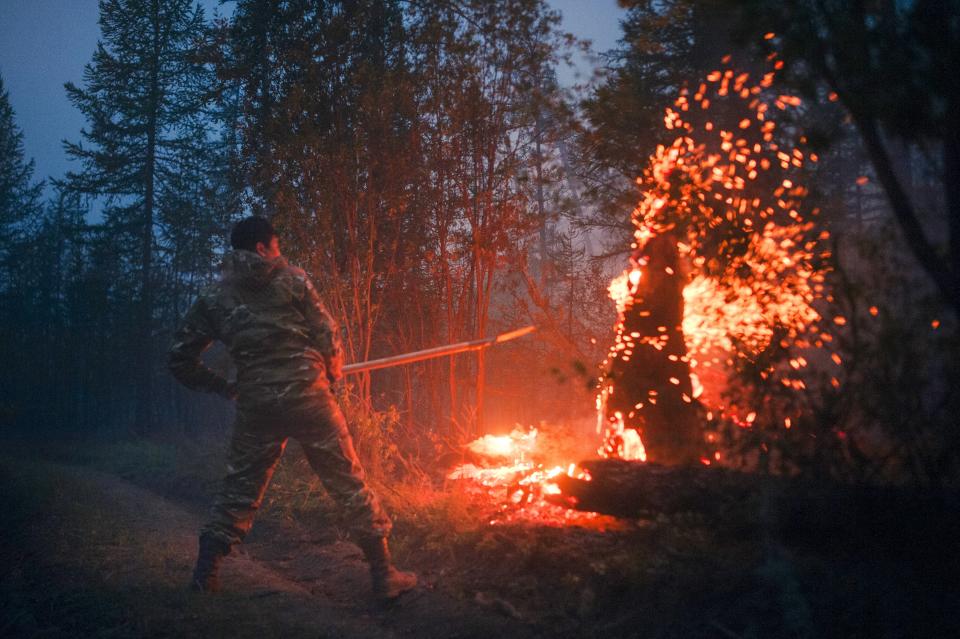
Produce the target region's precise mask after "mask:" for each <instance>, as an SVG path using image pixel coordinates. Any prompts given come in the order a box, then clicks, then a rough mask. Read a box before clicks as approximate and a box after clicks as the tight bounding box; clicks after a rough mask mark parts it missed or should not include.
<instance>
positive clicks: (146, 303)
mask: <svg viewBox="0 0 960 639" xmlns="http://www.w3.org/2000/svg"><path fill="white" fill-rule="evenodd" d="M100 26H101V31H102V37H103V40H102V41H101V42H99V43H98V45H97V50H96V52H95V53H94V55H93V59H92V61H91V62H90V63H89V64H88V65H87V67H86V69H85V71H84V78H83V86H82V87H77V86H74V85H73V84H70V83H68V84H67V85H66V89H67V94H68V97H69V98H70V101H71V102H72V103H73V105H74V106H75V107H76V108H78V109H79V110H80V111H81V112H82V113H83V115H84V116H85V117H86V119H87V128H86V129H84V130H83V131H82V133H81V135H82V141H81V142H78V143H70V142H67V143H65V147H66V150H67V153H68V154H69V155H70V156H71V157H72V158H74V159H75V160H78V161H79V162H80V166H81V168H80V169H79V170H78V171H77V172H72V173H69V174H68V176H67V180H66V183H67V185H68V187H69V188H70V189H72V190H73V191H75V192H78V193H83V194H86V195H89V196H93V197H95V198H99V201H100V202H101V203H102V207H103V208H102V210H103V220H104V222H103V227H104V228H103V231H104V233H105V234H106V237H107V239H108V241H109V242H110V244H111V245H112V246H113V248H114V250H115V251H118V252H119V254H120V256H121V258H122V261H123V262H124V263H125V264H126V268H127V272H128V273H129V274H130V275H131V276H130V277H128V278H126V281H121V282H116V283H114V286H115V287H120V288H125V289H126V294H125V295H123V294H121V295H119V296H117V297H118V298H120V299H124V298H125V299H128V300H133V301H134V305H133V308H131V309H130V310H131V312H132V314H133V320H134V327H133V330H132V332H131V333H130V335H129V340H130V343H129V346H130V347H131V348H130V352H131V354H132V355H133V357H134V358H135V361H134V362H132V363H131V368H130V370H132V371H134V372H135V380H136V412H135V420H136V425H137V428H139V429H147V428H149V427H150V425H151V423H152V422H153V418H154V414H153V411H154V407H153V396H154V388H153V387H154V379H153V378H154V368H155V359H156V358H155V350H156V348H155V346H156V344H155V341H156V340H155V337H154V334H155V327H154V323H155V319H156V315H157V308H158V307H161V306H163V305H166V304H168V303H169V302H170V300H168V299H162V297H163V296H162V295H159V293H160V291H158V282H159V279H160V275H161V273H160V271H161V267H162V266H163V265H164V259H165V258H167V259H168V258H169V256H170V254H171V251H170V250H169V249H170V246H169V241H171V238H172V242H173V243H174V244H176V243H177V242H180V241H182V239H183V238H182V236H183V233H184V232H185V231H184V225H185V224H186V223H187V221H189V224H190V225H191V226H192V227H193V228H194V229H197V228H206V231H204V232H205V233H206V234H207V236H210V235H215V234H216V233H217V232H219V230H220V229H219V228H216V221H215V220H210V218H209V215H208V213H207V209H206V205H207V204H208V203H209V201H210V198H209V197H205V196H203V194H204V193H206V194H207V195H209V193H210V192H211V189H212V188H214V187H211V186H210V185H209V184H208V183H207V176H209V175H211V174H217V173H218V171H217V170H216V169H217V167H216V166H211V163H212V164H214V165H215V164H216V163H217V162H219V161H221V160H222V157H223V154H222V153H220V152H219V149H218V148H216V141H215V139H211V137H210V136H209V135H207V134H206V133H205V130H210V131H216V130H217V126H216V122H209V121H208V120H206V117H207V116H206V111H205V109H206V107H207V106H208V105H209V104H210V102H211V99H212V93H211V88H212V86H213V77H212V73H211V71H210V70H209V68H208V67H207V66H205V65H204V64H203V63H202V62H201V61H200V58H199V56H198V55H197V52H198V46H199V44H200V43H201V39H202V37H203V36H204V29H205V24H204V17H203V12H202V9H201V8H200V6H199V5H195V4H194V3H193V2H192V1H191V0H163V1H161V0H101V2H100ZM187 175H189V176H190V179H191V181H190V183H189V184H185V183H184V178H185V176H187ZM160 239H163V240H167V242H166V246H165V247H164V246H161V245H160V244H159V240H160ZM207 239H209V237H208V238H207ZM161 248H164V249H165V250H163V251H160V249H161ZM119 310H120V309H118V311H119Z"/></svg>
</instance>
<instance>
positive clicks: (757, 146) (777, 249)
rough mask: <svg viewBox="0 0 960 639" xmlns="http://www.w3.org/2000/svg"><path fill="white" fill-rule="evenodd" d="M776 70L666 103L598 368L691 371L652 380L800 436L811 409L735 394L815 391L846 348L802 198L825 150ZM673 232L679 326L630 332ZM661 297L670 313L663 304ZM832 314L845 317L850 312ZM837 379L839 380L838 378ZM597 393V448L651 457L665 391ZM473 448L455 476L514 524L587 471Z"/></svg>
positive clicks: (813, 218)
mask: <svg viewBox="0 0 960 639" xmlns="http://www.w3.org/2000/svg"><path fill="white" fill-rule="evenodd" d="M768 62H769V63H770V64H772V66H773V68H772V69H771V70H770V71H768V72H766V73H763V74H761V75H759V77H754V76H753V75H752V74H751V73H747V72H739V71H737V70H735V69H734V68H732V66H730V64H729V58H725V59H724V61H723V67H722V68H721V69H719V70H717V71H714V72H712V73H710V74H709V75H708V76H707V77H706V78H705V79H704V81H703V82H701V83H699V84H698V85H697V86H695V87H692V88H686V89H684V90H683V91H682V92H681V94H680V95H679V96H678V97H677V99H676V101H675V102H674V104H673V105H672V106H671V107H670V108H668V109H667V110H666V113H665V117H664V127H665V128H664V140H665V142H664V143H663V144H660V145H658V146H657V148H656V151H655V152H654V153H653V154H652V155H651V157H650V159H649V162H648V164H647V168H646V169H645V170H644V172H643V174H642V175H641V176H640V177H639V178H637V185H638V187H639V190H640V201H639V204H638V206H637V208H636V209H635V210H634V211H633V213H632V216H631V221H632V223H633V226H634V239H633V243H632V244H631V248H632V249H633V251H634V252H633V256H632V258H631V262H630V265H629V267H628V268H627V269H625V270H624V271H623V273H622V274H621V275H619V276H618V277H616V278H614V280H613V281H612V282H611V283H610V287H609V291H610V297H611V298H612V299H613V301H614V302H615V304H616V307H617V311H618V322H617V325H616V329H615V336H614V340H613V344H612V345H611V347H610V350H609V354H608V357H607V360H605V361H604V363H603V367H604V369H605V370H606V371H609V370H610V369H611V367H612V366H619V367H620V370H621V371H623V370H627V369H629V367H630V365H629V364H628V362H630V361H631V360H633V361H635V362H637V364H635V366H648V365H649V362H650V361H651V358H653V359H656V358H658V357H659V358H666V359H667V360H670V361H672V362H673V363H676V364H679V365H681V367H682V368H681V370H683V371H684V373H683V375H682V376H681V375H679V374H678V375H675V376H669V377H668V379H665V380H656V384H659V383H660V382H663V383H669V384H673V385H675V386H676V387H677V389H678V390H677V392H676V394H677V396H678V398H679V399H680V401H682V402H684V403H686V404H688V405H690V406H691V410H696V411H697V415H698V416H699V421H700V422H701V423H704V422H705V423H709V424H714V425H716V424H729V425H732V427H734V428H740V429H746V430H749V429H755V428H767V429H770V428H774V429H787V430H789V429H790V428H791V427H792V426H794V425H795V424H797V423H798V422H799V421H801V420H802V419H803V418H804V416H803V415H802V414H797V411H798V410H800V409H798V408H797V407H798V406H801V405H802V402H791V401H781V402H776V401H773V400H771V398H770V396H769V394H768V395H766V396H764V397H762V398H760V397H759V395H758V394H751V393H748V392H744V391H743V389H742V388H740V387H738V389H737V390H736V391H732V390H731V389H732V388H733V387H734V386H736V385H737V383H738V382H735V380H734V378H735V377H736V376H737V375H738V374H739V373H740V372H742V371H743V370H744V369H745V368H746V369H750V370H751V371H752V372H753V373H754V374H755V376H756V378H757V379H760V380H763V381H765V382H767V383H775V384H778V385H779V386H780V387H781V393H780V394H781V396H783V395H784V394H794V395H795V394H802V393H804V392H805V391H806V381H805V373H804V371H805V369H806V368H807V367H808V365H810V364H811V362H814V361H815V362H817V364H819V363H820V362H823V364H824V366H839V364H840V357H839V355H837V354H836V353H831V352H830V351H829V348H830V345H831V342H832V336H831V334H830V333H829V332H828V331H827V330H825V329H824V328H823V325H824V324H825V323H826V321H825V319H824V317H822V311H823V309H825V308H826V307H827V305H826V304H825V303H823V300H824V299H826V298H828V293H827V291H826V289H825V276H826V274H827V273H828V272H829V269H830V259H831V255H830V251H829V249H828V247H827V246H826V242H825V240H827V239H828V238H829V233H828V232H827V231H826V230H825V229H824V228H823V227H822V225H820V224H819V223H818V210H817V209H815V208H810V207H808V206H807V205H805V197H806V195H807V188H806V186H804V176H805V168H806V165H807V163H814V162H816V161H817V156H816V154H815V153H813V152H810V151H809V150H807V149H806V148H805V144H806V139H805V138H804V136H803V135H802V133H801V132H799V131H797V129H796V127H794V126H793V125H792V124H791V112H792V111H795V110H797V109H800V108H802V105H801V101H800V99H799V98H798V97H795V96H792V95H784V94H781V93H778V92H777V91H776V90H775V88H774V77H775V73H776V70H777V69H779V68H780V67H781V66H782V63H781V62H779V61H777V60H776V57H775V56H772V57H771V58H770V60H768ZM664 237H666V238H667V240H668V242H669V243H670V245H671V247H670V252H673V245H675V253H672V254H673V255H674V256H675V260H676V264H677V267H676V268H674V267H670V266H668V267H665V268H664V267H658V268H663V270H664V271H665V272H666V273H665V276H666V277H672V278H679V282H680V286H679V287H678V290H682V301H681V300H678V304H682V307H683V314H682V322H680V324H679V325H677V326H656V327H655V329H651V330H649V331H647V332H646V333H644V332H642V331H638V330H635V329H629V328H628V326H627V325H628V322H627V321H626V317H627V316H628V315H630V314H631V313H633V314H634V316H635V317H640V318H643V317H645V316H650V315H651V311H650V310H648V307H649V306H652V305H654V302H651V300H649V299H644V295H645V290H644V287H645V285H646V282H647V280H648V279H651V278H652V277H653V274H651V273H650V272H649V268H654V267H655V265H653V264H648V258H647V256H646V255H645V250H646V249H647V248H648V247H649V246H652V245H651V244H650V243H651V242H652V241H653V240H654V239H655V238H660V239H662V238H664ZM656 275H657V276H659V277H660V278H662V277H664V274H660V273H657V274H656ZM655 303H659V304H661V305H662V300H659V301H656V302H655ZM644 304H646V305H648V306H644ZM653 313H656V311H653ZM829 321H830V322H831V323H835V324H838V325H843V323H844V319H843V318H842V317H836V318H830V320H829ZM671 336H674V339H681V338H680V336H682V341H683V344H669V343H668V342H669V340H670V338H671ZM658 353H659V354H658ZM830 375H831V376H832V378H831V382H832V384H833V385H834V386H838V385H839V374H836V373H831V374H830ZM684 376H688V377H689V379H688V380H685V379H682V377H684ZM656 384H654V386H656ZM668 388H669V387H668ZM599 389H600V390H599V395H598V397H597V409H598V427H597V431H598V437H599V439H598V441H597V444H598V446H599V450H598V452H599V454H600V455H602V456H611V457H621V458H625V459H635V460H640V461H646V459H647V453H648V451H647V447H646V446H645V442H644V441H643V438H641V436H640V435H639V432H642V427H643V425H644V423H645V422H644V415H643V412H642V411H643V410H644V407H645V406H646V407H647V410H649V409H650V408H651V407H653V406H655V405H656V404H657V402H658V400H659V401H660V402H661V409H660V412H658V413H652V415H654V416H655V417H653V418H652V419H660V420H662V421H666V419H668V418H669V413H664V412H663V409H662V405H663V404H666V403H667V401H668V399H669V398H666V397H664V395H665V394H664V393H662V392H658V391H657V390H656V389H655V388H650V389H648V390H644V391H643V392H642V393H639V394H637V395H636V396H630V397H628V398H626V399H627V400H628V401H629V404H630V405H631V407H628V408H627V409H624V410H622V411H621V410H617V411H613V410H610V409H609V408H608V406H607V404H608V402H609V399H610V396H611V395H612V394H613V393H614V392H616V390H617V383H616V381H614V376H611V375H607V374H605V375H604V376H602V377H601V380H600V384H599ZM684 389H687V390H684ZM622 392H623V391H621V393H622ZM633 392H634V393H637V391H636V389H634V390H633ZM658 395H659V397H658ZM620 403H621V404H622V403H623V401H622V400H621V402H620ZM761 404H762V405H761ZM649 415H650V413H648V414H647V418H648V419H651V417H650V416H649ZM664 415H666V416H667V417H665V416H664ZM647 425H649V424H647ZM703 433H704V437H703V439H704V440H706V441H703V442H701V445H702V448H703V450H704V451H705V455H704V456H703V457H702V462H703V463H705V464H709V463H714V462H715V461H716V460H721V459H722V457H723V455H722V451H721V450H720V445H719V442H718V441H717V440H716V434H715V432H712V431H711V432H708V431H707V430H706V429H703ZM468 448H469V449H470V450H472V451H474V453H478V452H482V456H483V457H484V458H485V460H486V464H485V465H477V464H474V463H468V464H463V465H461V466H459V467H457V468H455V469H454V470H453V471H452V472H451V473H450V474H449V479H451V480H455V481H464V482H470V484H471V485H472V487H473V490H476V491H486V492H487V493H488V494H489V495H490V496H491V497H493V498H499V499H500V500H501V511H502V513H504V516H505V517H506V518H515V517H517V516H519V515H518V513H523V516H525V517H531V518H534V519H540V518H543V519H550V517H551V516H552V515H553V513H552V511H550V510H549V509H552V508H553V506H550V505H549V504H546V502H545V501H544V497H545V496H548V495H550V493H552V492H555V491H557V488H556V485H555V484H554V483H552V481H551V479H553V478H554V477H555V476H557V475H559V474H562V473H566V474H569V475H573V476H577V474H578V473H580V472H581V471H579V470H578V468H577V466H576V464H575V463H571V462H572V461H574V460H552V461H551V463H549V464H546V463H542V462H540V461H538V460H537V432H536V431H535V430H534V431H527V432H524V431H514V432H513V433H512V434H511V435H503V436H498V437H494V436H490V435H488V436H485V437H484V438H481V439H478V440H476V441H474V442H472V443H471V444H470V445H469V447H468ZM497 521H498V519H492V520H491V523H496V522H497Z"/></svg>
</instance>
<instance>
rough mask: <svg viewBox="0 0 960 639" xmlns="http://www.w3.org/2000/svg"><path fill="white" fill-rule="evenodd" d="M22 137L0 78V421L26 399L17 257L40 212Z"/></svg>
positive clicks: (24, 280) (23, 288) (21, 277)
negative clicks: (1, 355)
mask: <svg viewBox="0 0 960 639" xmlns="http://www.w3.org/2000/svg"><path fill="white" fill-rule="evenodd" d="M24 155H25V154H24V150H23V133H22V131H20V128H19V127H18V126H17V124H16V122H15V120H14V112H13V108H12V107H11V106H10V100H9V96H8V94H7V92H6V91H5V90H4V87H3V78H2V77H0V238H3V241H2V242H0V350H2V352H4V353H5V354H6V356H5V357H7V358H10V359H13V360H15V361H9V360H8V361H7V362H6V363H5V364H4V366H3V367H2V371H3V372H2V373H0V413H2V414H0V421H5V420H6V417H7V416H10V417H11V418H15V417H16V414H17V413H18V412H19V410H20V408H21V407H20V406H19V405H20V404H21V403H22V401H23V398H24V397H27V396H29V394H30V393H29V392H28V391H27V388H28V386H26V384H25V380H24V379H23V377H24V376H22V375H20V374H19V372H20V371H21V366H19V365H17V364H18V363H26V362H25V361H24V360H23V359H21V358H20V357H21V356H23V355H24V353H23V348H24V344H27V343H28V340H26V339H24V337H25V335H27V334H28V332H29V330H30V326H29V324H30V322H31V318H30V315H29V312H28V311H27V306H26V305H25V304H24V301H25V300H26V299H27V298H28V297H29V296H30V283H31V282H30V281H29V277H28V276H29V269H28V267H27V265H26V264H25V263H24V260H23V256H24V255H25V248H26V246H27V243H28V241H29V238H30V233H31V229H32V227H33V226H34V225H35V224H36V223H37V218H38V216H39V213H40V211H41V210H42V207H41V204H40V197H41V193H42V190H43V183H37V182H34V181H33V169H34V164H33V161H32V160H30V161H27V160H26V159H25V157H24Z"/></svg>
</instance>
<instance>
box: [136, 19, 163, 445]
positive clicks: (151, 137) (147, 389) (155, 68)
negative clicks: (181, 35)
mask: <svg viewBox="0 0 960 639" xmlns="http://www.w3.org/2000/svg"><path fill="white" fill-rule="evenodd" d="M151 7H152V18H153V33H152V37H153V59H152V60H151V65H150V98H149V100H150V103H149V105H148V109H149V111H148V115H147V117H148V121H147V148H146V154H147V157H146V166H145V168H144V196H143V229H142V235H141V238H140V241H141V245H140V317H139V321H138V333H139V340H138V341H139V349H137V350H138V358H139V361H138V362H137V363H136V366H135V370H137V371H138V380H137V381H138V383H137V400H136V401H137V403H136V411H135V419H136V425H135V428H136V429H137V430H138V431H139V432H149V431H150V430H151V429H152V427H153V326H152V324H153V321H152V320H153V283H152V277H153V217H154V215H153V208H154V173H155V167H156V159H157V158H156V156H157V118H158V115H159V114H158V111H159V109H160V104H159V103H160V69H159V66H160V0H153V3H152V5H151Z"/></svg>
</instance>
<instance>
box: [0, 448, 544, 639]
mask: <svg viewBox="0 0 960 639" xmlns="http://www.w3.org/2000/svg"><path fill="white" fill-rule="evenodd" d="M0 481H2V482H3V492H2V506H3V508H4V510H5V512H7V513H9V514H10V517H8V521H7V524H6V525H4V526H3V528H2V532H0V561H2V565H3V567H4V573H3V577H2V579H0V608H2V612H0V636H43V637H67V636H70V637H75V636H97V637H166V636H171V637H174V636H176V637H191V636H203V637H217V636H231V637H257V638H258V639H262V638H264V637H280V636H282V637H343V638H352V637H358V638H359V637H363V638H379V637H463V638H468V637H486V638H489V637H497V636H509V637H527V636H536V635H537V634H539V633H537V632H536V629H535V628H531V627H530V626H528V625H527V624H525V623H523V622H522V621H520V620H517V619H514V618H511V617H510V616H509V615H508V614H498V613H497V612H495V611H493V610H491V609H490V608H489V607H487V608H484V607H481V606H479V605H476V606H475V605H471V604H470V603H467V602H462V601H459V600H454V599H451V598H450V597H448V596H445V595H442V594H440V593H439V592H435V591H432V590H431V588H430V582H431V576H430V575H424V577H426V579H424V581H425V582H426V584H425V586H424V587H422V588H419V589H418V590H417V591H415V592H414V593H411V594H409V595H406V596H405V597H403V598H402V599H401V600H400V601H399V602H398V603H396V604H394V605H392V606H390V607H387V608H384V607H381V606H377V605H375V604H374V603H373V602H372V600H371V598H370V594H369V583H368V578H367V574H366V569H365V564H363V562H362V560H361V556H360V553H359V551H358V550H357V548H356V547H355V546H354V545H352V544H350V543H348V542H346V541H340V540H336V539H330V538H329V536H327V537H326V538H324V536H323V534H324V533H323V531H321V532H318V533H314V532H311V531H304V530H302V529H300V528H298V527H297V526H296V525H295V524H286V523H273V524H267V525H265V526H259V527H255V532H254V534H252V535H251V537H250V539H249V543H247V544H246V545H245V546H244V547H243V549H242V550H241V551H240V552H237V553H235V554H234V555H231V556H230V557H228V558H227V561H226V563H225V567H224V573H223V582H224V592H223V593H220V594H219V595H196V594H194V593H191V592H189V591H187V590H186V588H185V584H186V583H187V581H188V577H189V574H190V570H191V568H192V562H193V559H194V553H195V547H196V530H197V528H198V526H199V524H200V517H199V515H197V514H195V513H194V512H192V511H191V510H190V509H189V508H188V507H185V506H184V505H182V504H179V503H176V502H173V501H170V500H168V499H165V498H163V497H160V496H158V495H157V494H155V493H152V492H150V491H149V490H146V489H144V488H141V487H138V486H135V485H133V484H131V483H130V482H128V481H125V480H123V479H121V478H119V477H116V476H114V475H108V474H104V473H100V472H97V471H93V470H90V469H87V468H81V467H74V466H64V465H55V464H48V463H43V464H39V463H38V462H34V463H30V464H28V463H26V462H20V461H11V460H3V461H0ZM327 534H328V533H327Z"/></svg>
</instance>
